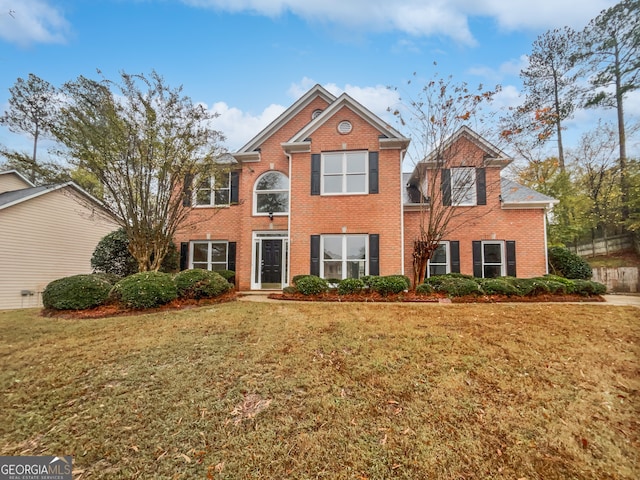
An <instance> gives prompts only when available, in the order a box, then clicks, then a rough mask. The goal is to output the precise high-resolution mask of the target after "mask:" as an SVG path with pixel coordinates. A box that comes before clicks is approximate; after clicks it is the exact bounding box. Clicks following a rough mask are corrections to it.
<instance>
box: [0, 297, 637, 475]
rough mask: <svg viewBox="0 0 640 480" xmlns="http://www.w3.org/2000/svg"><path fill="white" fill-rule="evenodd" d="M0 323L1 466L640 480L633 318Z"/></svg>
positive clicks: (595, 311) (604, 313)
mask: <svg viewBox="0 0 640 480" xmlns="http://www.w3.org/2000/svg"><path fill="white" fill-rule="evenodd" d="M38 313H39V312H38V311H36V310H26V311H14V312H6V311H5V312H0V336H1V338H2V343H1V344H0V356H1V358H2V365H3V367H2V371H1V373H0V391H1V392H2V396H1V397H0V411H2V422H0V454H2V455H52V454H58V455H59V454H64V455H69V454H70V455H73V459H74V473H75V477H76V478H83V479H84V478H126V479H130V478H140V479H148V478H166V479H182V478H185V479H187V478H188V479H191V478H203V479H206V478H214V479H318V478H327V479H427V478H434V479H440V478H451V479H459V478H460V479H461V478H466V479H470V478H478V479H484V478H493V479H521V478H526V479H527V480H532V479H567V478H569V479H594V480H595V479H635V478H638V477H640V465H639V463H640V456H639V453H638V452H639V451H640V436H639V435H640V433H639V431H640V420H639V418H640V416H639V413H640V408H639V407H640V404H639V401H638V392H639V391H640V379H639V375H638V373H639V372H638V353H639V352H638V341H639V339H640V338H639V337H640V325H639V323H638V310H637V309H636V308H633V307H611V306H605V305H586V304H585V305H582V304H581V305H568V304H517V305H516V304H492V305H491V304H489V305H480V304H476V305H469V304H462V305H455V304H454V305H434V304H421V305H398V304H388V305H387V304H321V303H286V302H282V303H251V302H231V303H227V304H220V305H215V306H209V307H202V308H198V309H191V310H183V311H178V312H166V313H158V314H149V315H139V316H129V317H118V318H106V319H92V320H66V319H55V318H43V317H40V316H38Z"/></svg>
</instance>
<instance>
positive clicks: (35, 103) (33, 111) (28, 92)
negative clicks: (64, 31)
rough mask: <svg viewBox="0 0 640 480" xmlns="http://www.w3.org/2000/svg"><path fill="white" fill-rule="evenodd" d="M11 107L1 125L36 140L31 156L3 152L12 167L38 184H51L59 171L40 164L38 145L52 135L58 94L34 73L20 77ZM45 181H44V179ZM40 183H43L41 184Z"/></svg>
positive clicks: (49, 165)
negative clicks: (24, 77)
mask: <svg viewBox="0 0 640 480" xmlns="http://www.w3.org/2000/svg"><path fill="white" fill-rule="evenodd" d="M9 93H10V94H11V96H10V97H9V108H8V109H7V111H6V112H4V113H3V114H2V116H0V125H5V126H6V127H7V128H8V129H9V131H11V132H14V133H19V134H28V135H30V136H31V137H32V138H33V150H32V153H31V155H27V154H23V153H20V152H15V151H10V150H7V149H6V148H2V149H0V154H1V155H3V156H5V157H7V160H8V161H9V163H10V165H11V166H14V167H17V168H19V169H20V170H22V171H24V172H26V173H27V176H28V177H29V179H30V180H31V181H32V182H34V183H48V182H47V180H48V179H49V178H48V177H50V176H55V175H52V173H53V172H55V170H56V167H57V169H59V168H60V167H59V166H56V165H55V164H53V165H52V164H46V165H40V164H39V163H38V160H37V152H38V142H39V140H40V139H41V138H42V137H47V136H49V134H50V131H51V128H52V124H53V122H54V120H55V116H56V104H57V91H56V89H55V88H54V87H53V86H52V85H51V84H50V83H49V82H47V81H45V80H42V79H41V78H39V77H37V76H36V75H34V74H32V73H30V74H29V76H28V78H27V79H26V80H25V79H23V78H18V79H17V80H16V83H15V84H14V85H13V87H11V88H10V89H9ZM43 177H44V178H45V181H44V182H42V181H41V179H42V178H43ZM39 180H40V182H39Z"/></svg>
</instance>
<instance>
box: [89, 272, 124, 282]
mask: <svg viewBox="0 0 640 480" xmlns="http://www.w3.org/2000/svg"><path fill="white" fill-rule="evenodd" d="M91 275H93V276H94V277H96V278H99V279H100V280H104V281H105V282H109V283H110V284H111V285H115V284H116V283H118V282H119V281H120V277H119V276H117V275H114V274H113V273H92V274H91Z"/></svg>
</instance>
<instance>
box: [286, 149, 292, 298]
mask: <svg viewBox="0 0 640 480" xmlns="http://www.w3.org/2000/svg"><path fill="white" fill-rule="evenodd" d="M284 154H285V155H286V156H287V159H288V160H289V215H287V237H288V238H289V240H288V243H289V244H288V247H287V279H286V280H287V282H286V283H287V286H288V285H291V282H290V281H289V278H290V277H291V206H292V203H293V202H292V201H291V200H292V198H293V196H292V195H291V168H292V167H291V154H290V153H289V152H287V151H286V150H285V151H284Z"/></svg>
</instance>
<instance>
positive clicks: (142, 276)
mask: <svg viewBox="0 0 640 480" xmlns="http://www.w3.org/2000/svg"><path fill="white" fill-rule="evenodd" d="M111 294H112V297H113V298H114V299H116V300H118V301H119V302H121V303H122V304H123V305H124V306H126V307H129V308H153V307H157V306H160V305H164V304H165V303H169V302H170V301H172V300H174V299H175V298H177V296H178V291H177V288H176V284H175V282H174V281H173V277H172V276H171V275H170V274H168V273H162V272H140V273H135V274H133V275H130V276H128V277H126V278H123V279H122V280H120V281H119V282H118V283H116V284H115V286H114V287H113V290H112V292H111Z"/></svg>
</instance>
